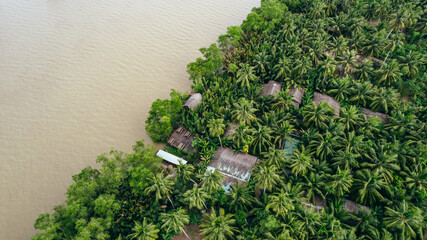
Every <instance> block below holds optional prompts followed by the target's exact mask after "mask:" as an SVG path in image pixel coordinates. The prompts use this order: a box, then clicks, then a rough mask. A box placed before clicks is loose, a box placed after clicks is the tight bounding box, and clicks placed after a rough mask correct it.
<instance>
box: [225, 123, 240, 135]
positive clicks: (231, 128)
mask: <svg viewBox="0 0 427 240" xmlns="http://www.w3.org/2000/svg"><path fill="white" fill-rule="evenodd" d="M238 127H239V125H237V124H234V123H232V124H230V125H229V126H228V128H227V130H226V131H225V133H224V136H223V137H227V136H230V135H232V134H233V133H234V132H235V129H236V128H238Z"/></svg>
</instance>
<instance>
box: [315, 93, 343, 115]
mask: <svg viewBox="0 0 427 240" xmlns="http://www.w3.org/2000/svg"><path fill="white" fill-rule="evenodd" d="M313 101H314V103H316V105H319V104H320V103H321V102H326V103H327V104H329V106H331V107H332V108H333V109H334V111H335V113H334V117H338V116H339V115H340V103H339V102H337V101H335V99H334V98H333V97H331V96H328V95H326V94H321V93H319V92H315V93H314V98H313Z"/></svg>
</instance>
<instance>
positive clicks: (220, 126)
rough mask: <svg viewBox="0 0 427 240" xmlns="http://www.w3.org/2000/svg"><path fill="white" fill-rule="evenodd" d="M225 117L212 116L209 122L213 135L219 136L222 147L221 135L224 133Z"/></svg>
mask: <svg viewBox="0 0 427 240" xmlns="http://www.w3.org/2000/svg"><path fill="white" fill-rule="evenodd" d="M223 122H224V119H222V118H216V119H215V118H212V119H211V120H210V121H209V123H208V128H209V132H210V134H211V136H212V137H218V139H219V143H220V144H221V147H222V141H221V135H222V134H224V131H225V125H224V123H223Z"/></svg>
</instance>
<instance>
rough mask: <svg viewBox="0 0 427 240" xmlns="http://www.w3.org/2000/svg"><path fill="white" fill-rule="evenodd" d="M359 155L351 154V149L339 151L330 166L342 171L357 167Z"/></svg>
mask: <svg viewBox="0 0 427 240" xmlns="http://www.w3.org/2000/svg"><path fill="white" fill-rule="evenodd" d="M359 157H360V154H358V153H356V152H353V151H352V149H347V148H346V149H341V150H338V151H337V153H336V154H335V155H334V157H333V158H332V162H333V164H332V166H334V167H339V168H342V169H351V168H357V167H359V161H358V158H359Z"/></svg>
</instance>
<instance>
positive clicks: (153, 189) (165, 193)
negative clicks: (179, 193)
mask: <svg viewBox="0 0 427 240" xmlns="http://www.w3.org/2000/svg"><path fill="white" fill-rule="evenodd" d="M148 183H149V187H147V188H146V189H145V191H144V193H145V194H148V195H149V194H150V193H154V194H155V196H156V201H158V200H160V199H163V198H167V199H168V200H169V202H170V203H171V204H172V207H173V208H175V206H174V205H173V202H172V200H171V198H170V196H169V194H170V193H171V192H172V185H173V181H172V180H171V175H169V176H167V177H165V175H164V174H163V173H157V174H153V175H152V176H151V177H149V178H148Z"/></svg>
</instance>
